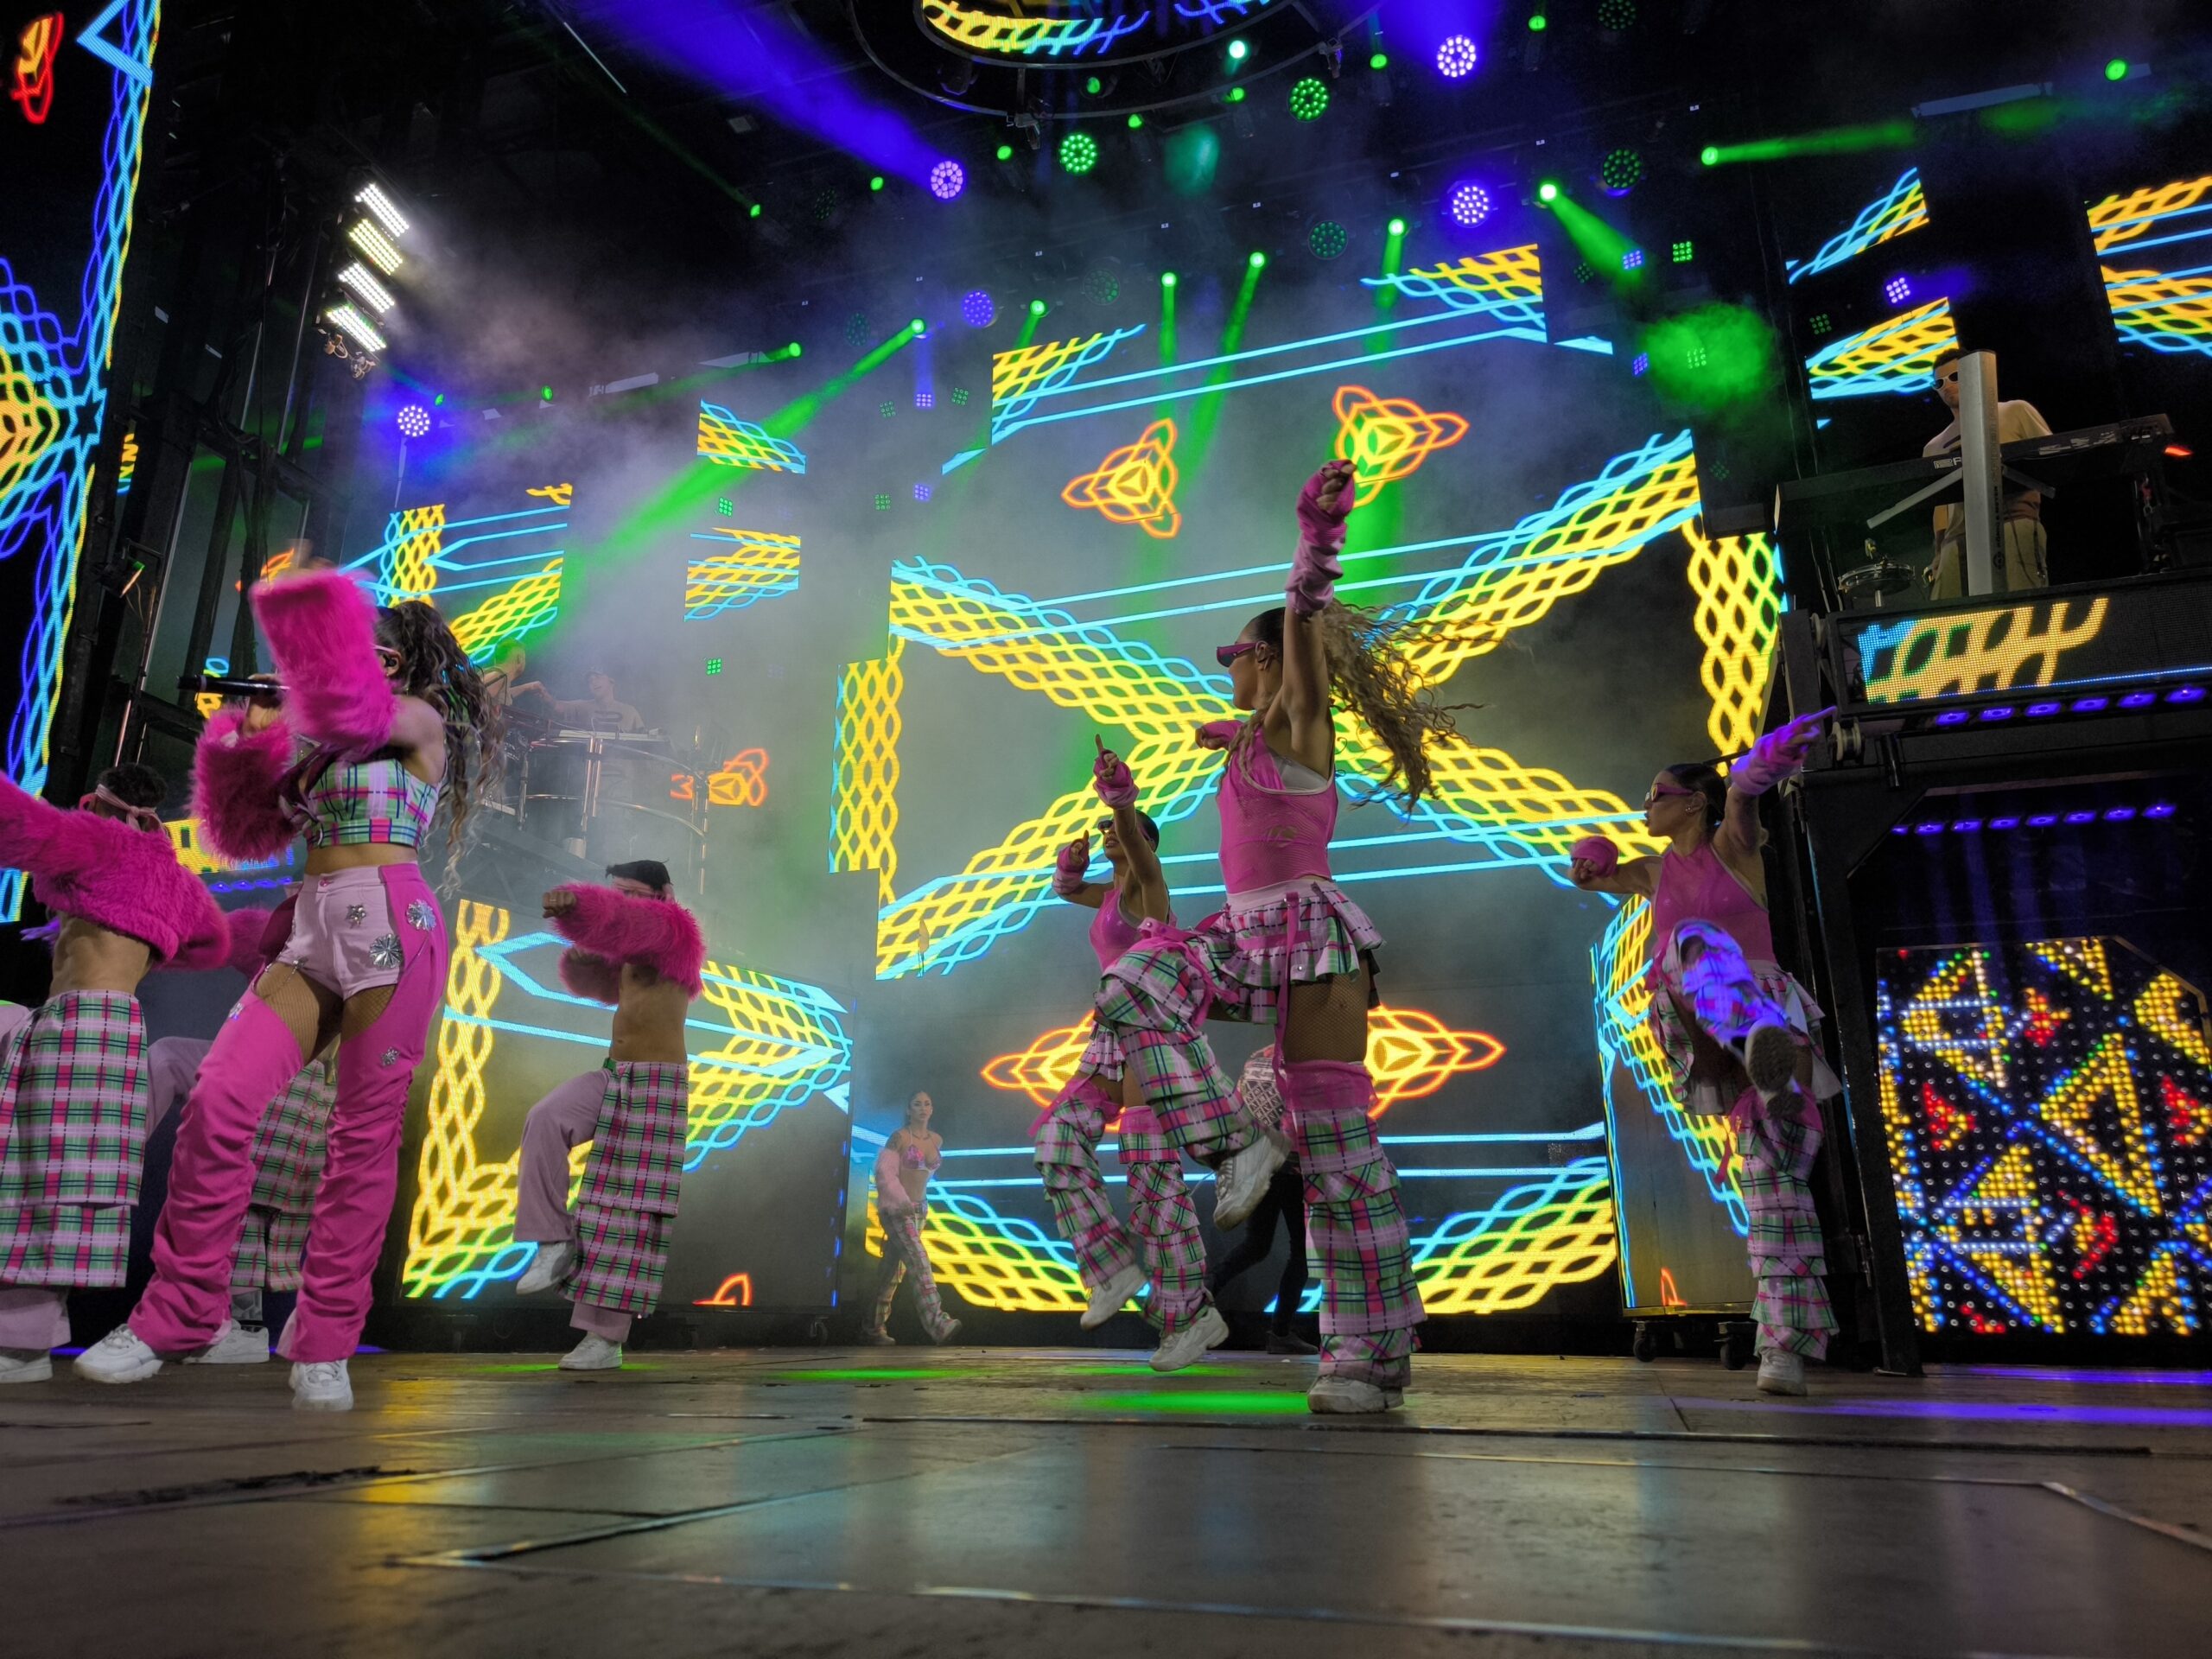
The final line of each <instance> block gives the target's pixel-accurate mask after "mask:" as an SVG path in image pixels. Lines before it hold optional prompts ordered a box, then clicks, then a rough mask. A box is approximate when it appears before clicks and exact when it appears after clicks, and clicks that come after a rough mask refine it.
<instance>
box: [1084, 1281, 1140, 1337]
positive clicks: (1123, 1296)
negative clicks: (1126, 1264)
mask: <svg viewBox="0 0 2212 1659" xmlns="http://www.w3.org/2000/svg"><path fill="white" fill-rule="evenodd" d="M1144 1277H1145V1275H1144V1269H1143V1268H1124V1269H1123V1270H1122V1272H1120V1273H1117V1274H1115V1275H1114V1276H1113V1277H1112V1278H1111V1279H1109V1280H1108V1281H1106V1282H1105V1283H1104V1284H1103V1285H1101V1286H1099V1287H1098V1293H1097V1294H1096V1295H1095V1296H1093V1297H1092V1298H1091V1299H1090V1306H1087V1307H1085V1308H1084V1310H1083V1318H1082V1319H1080V1320H1078V1321H1077V1323H1078V1324H1080V1325H1082V1326H1083V1328H1084V1330H1086V1331H1096V1329H1097V1328H1098V1327H1099V1326H1100V1325H1103V1324H1105V1323H1106V1321H1107V1320H1109V1319H1112V1318H1113V1317H1114V1316H1115V1315H1116V1313H1120V1312H1121V1311H1122V1309H1123V1308H1124V1307H1127V1306H1128V1304H1129V1299H1130V1298H1131V1297H1132V1296H1135V1294H1137V1292H1139V1291H1141V1290H1142V1289H1143V1288H1144Z"/></svg>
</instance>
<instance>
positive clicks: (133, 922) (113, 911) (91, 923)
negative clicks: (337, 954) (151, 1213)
mask: <svg viewBox="0 0 2212 1659" xmlns="http://www.w3.org/2000/svg"><path fill="white" fill-rule="evenodd" d="M167 793H168V789H167V787H166V785H163V783H162V779H161V775H160V774H159V773H157V772H155V771H153V770H152V769H151V768H150V767H147V766H111V767H110V768H109V769H108V770H107V771H105V772H102V773H101V774H100V778H99V783H98V784H97V785H94V787H93V789H92V792H91V793H90V794H88V795H86V797H85V798H83V799H82V800H80V801H79V802H78V803H77V810H75V811H73V812H68V811H64V810H62V809H60V807H57V806H55V805H54V804H51V803H50V802H47V801H43V800H41V799H40V798H38V797H37V796H35V795H32V794H29V793H27V792H25V791H22V790H21V789H18V788H17V787H16V785H14V784H13V783H10V782H9V781H8V780H7V779H0V865H4V866H5V867H7V868H10V869H17V870H22V871H23V872H24V873H25V874H28V875H29V877H30V878H31V891H32V893H33V894H34V895H35V897H36V898H37V899H38V901H39V902H40V903H41V904H42V905H44V906H46V907H47V908H48V910H49V911H51V912H54V919H55V921H56V923H57V924H58V925H57V926H56V928H55V930H54V969H53V972H52V976H51V977H50V978H49V979H48V982H47V994H46V1001H44V1002H42V1003H41V1004H40V1005H39V1006H38V1007H36V1008H24V1007H18V1006H17V1005H16V1004H15V1003H12V1002H4V1003H0V1383H43V1382H45V1381H46V1380H47V1378H48V1377H49V1376H53V1374H54V1361H53V1358H52V1357H51V1354H50V1351H51V1350H53V1349H55V1348H59V1347H60V1346H61V1345H62V1344H65V1343H67V1341H68V1340H69V1293H70V1291H71V1290H73V1289H74V1288H77V1287H106V1286H112V1285H120V1284H121V1283H122V1282H123V1279H124V1269H125V1268H126V1267H127V1266H128V1264H129V1259H130V1211H131V1210H132V1209H133V1207H134V1206H136V1205H137V1202H138V1179H139V1174H140V1172H141V1168H142V1166H143V1164H144V1161H145V1153H146V1065H145V1059H146V1055H145V1050H146V1027H145V1021H144V1020H143V1019H142V1018H141V1016H140V1014H139V1010H138V982H139V981H140V980H142V979H143V978H144V977H145V976H146V973H147V970H148V969H150V968H154V967H157V966H159V965H160V964H161V963H164V962H175V961H188V962H189V961H195V960H198V961H207V962H211V963H212V962H219V961H220V960H221V958H222V953H223V950H224V948H225V946H226V943H227V940H228V938H229V935H228V932H227V931H226V929H225V927H224V925H223V916H222V912H220V911H219V910H218V909H216V907H215V901H214V900H213V899H211V898H209V897H208V896H207V889H206V888H205V887H201V886H200V883H199V882H198V881H196V880H194V879H193V877H192V876H191V875H190V874H188V873H187V872H186V870H185V868H184V867H183V866H182V865H181V864H179V863H178V862H177V857H176V849H175V847H174V846H173V845H172V844H171V843H170V841H169V837H168V831H167V830H166V829H163V828H162V819H161V813H160V810H159V809H160V806H161V804H162V798H163V796H165V795H166V794H167Z"/></svg>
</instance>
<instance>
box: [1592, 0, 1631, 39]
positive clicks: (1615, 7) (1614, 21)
mask: <svg viewBox="0 0 2212 1659" xmlns="http://www.w3.org/2000/svg"><path fill="white" fill-rule="evenodd" d="M1598 27H1599V29H1603V30H1605V33H1606V34H1608V35H1619V34H1624V33H1625V32H1626V31H1627V30H1629V29H1634V28H1635V27H1636V0H1598Z"/></svg>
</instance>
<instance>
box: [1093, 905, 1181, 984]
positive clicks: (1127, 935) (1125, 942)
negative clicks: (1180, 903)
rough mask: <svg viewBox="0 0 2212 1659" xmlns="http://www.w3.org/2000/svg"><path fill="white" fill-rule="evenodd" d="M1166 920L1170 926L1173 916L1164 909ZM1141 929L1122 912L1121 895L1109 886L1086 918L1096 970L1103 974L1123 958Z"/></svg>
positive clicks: (1172, 923)
mask: <svg viewBox="0 0 2212 1659" xmlns="http://www.w3.org/2000/svg"><path fill="white" fill-rule="evenodd" d="M1167 922H1168V925H1169V926H1171V927H1172V926H1173V925H1174V923H1175V915H1174V912H1173V911H1170V912H1168V916H1167ZM1142 933H1143V930H1142V929H1141V928H1140V927H1138V926H1137V925H1135V923H1133V922H1131V921H1130V920H1129V918H1128V917H1126V916H1124V915H1123V914H1122V894H1121V892H1120V890H1119V889H1118V888H1116V887H1112V886H1111V885H1109V886H1108V887H1107V889H1106V901H1105V903H1103V904H1102V905H1100V906H1098V913H1097V914H1096V915H1095V916H1093V917H1092V918H1090V948H1091V950H1093V951H1094V952H1096V955H1097V957H1098V971H1099V972H1100V973H1102V974H1103V973H1104V972H1105V971H1106V970H1107V969H1109V968H1111V967H1112V966H1113V965H1114V964H1115V963H1117V962H1119V961H1120V960H1121V959H1122V957H1125V956H1127V955H1128V951H1129V947H1130V946H1131V945H1133V944H1135V943H1136V942H1137V940H1138V938H1140V937H1141V935H1142Z"/></svg>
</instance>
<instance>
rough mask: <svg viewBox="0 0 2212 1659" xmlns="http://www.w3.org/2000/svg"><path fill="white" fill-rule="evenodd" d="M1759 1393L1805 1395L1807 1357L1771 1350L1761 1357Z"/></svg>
mask: <svg viewBox="0 0 2212 1659" xmlns="http://www.w3.org/2000/svg"><path fill="white" fill-rule="evenodd" d="M1759 1392H1760V1393H1761V1394H1803V1393H1805V1392H1806V1389H1805V1357H1804V1355H1802V1354H1785V1353H1783V1352H1782V1351H1780V1350H1779V1349H1775V1348H1770V1349H1768V1350H1767V1351H1766V1352H1764V1354H1761V1355H1760V1356H1759Z"/></svg>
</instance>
